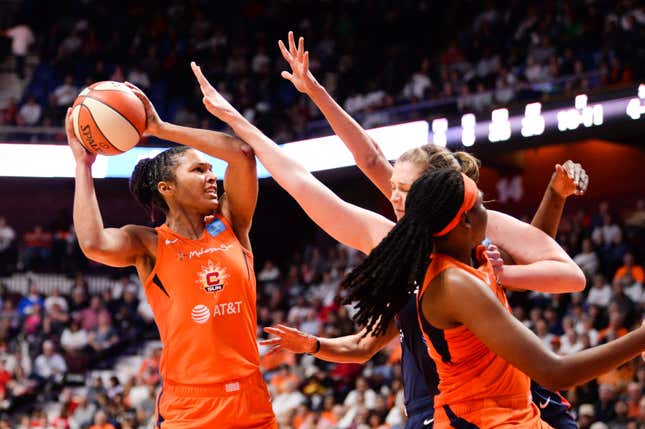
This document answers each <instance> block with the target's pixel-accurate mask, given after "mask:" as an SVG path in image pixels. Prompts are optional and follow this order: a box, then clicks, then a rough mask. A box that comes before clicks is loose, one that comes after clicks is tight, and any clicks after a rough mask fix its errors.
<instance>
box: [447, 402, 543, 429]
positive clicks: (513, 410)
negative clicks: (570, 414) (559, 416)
mask: <svg viewBox="0 0 645 429" xmlns="http://www.w3.org/2000/svg"><path fill="white" fill-rule="evenodd" d="M434 427H435V428H444V427H445V428H449V427H455V428H496V429H516V428H522V429H553V428H552V427H551V426H549V425H548V424H547V423H545V422H543V421H542V420H541V419H540V411H539V410H538V409H537V407H536V406H535V404H533V403H532V402H530V400H528V402H527V398H526V397H525V396H524V395H522V396H520V397H513V398H504V399H500V398H497V399H481V400H477V401H467V402H461V403H459V404H453V405H445V406H439V407H436V408H435V411H434Z"/></svg>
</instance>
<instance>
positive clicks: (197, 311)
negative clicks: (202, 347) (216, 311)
mask: <svg viewBox="0 0 645 429" xmlns="http://www.w3.org/2000/svg"><path fill="white" fill-rule="evenodd" d="M190 317H192V319H193V321H194V322H195V323H199V324H200V325H203V324H204V323H206V322H208V319H209V318H210V317H211V312H210V310H209V309H208V307H206V306H205V305H203V304H198V305H196V306H194V307H193V310H192V311H191V312H190Z"/></svg>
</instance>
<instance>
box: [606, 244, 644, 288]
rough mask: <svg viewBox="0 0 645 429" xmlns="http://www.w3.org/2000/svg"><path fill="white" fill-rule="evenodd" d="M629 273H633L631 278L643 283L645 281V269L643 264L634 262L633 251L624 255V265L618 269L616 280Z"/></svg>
mask: <svg viewBox="0 0 645 429" xmlns="http://www.w3.org/2000/svg"><path fill="white" fill-rule="evenodd" d="M627 274H629V275H631V279H633V280H634V281H635V282H637V283H640V284H643V282H645V270H643V266H642V265H636V264H634V255H633V254H632V253H631V252H628V253H625V256H623V265H622V266H621V267H620V268H618V270H616V274H615V275H614V280H615V279H617V278H623V277H624V276H625V275H627Z"/></svg>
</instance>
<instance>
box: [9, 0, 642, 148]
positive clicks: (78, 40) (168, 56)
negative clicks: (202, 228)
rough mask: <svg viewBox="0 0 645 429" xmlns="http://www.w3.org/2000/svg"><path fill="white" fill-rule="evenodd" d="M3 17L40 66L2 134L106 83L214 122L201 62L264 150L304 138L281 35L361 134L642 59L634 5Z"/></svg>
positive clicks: (98, 5) (305, 121)
mask: <svg viewBox="0 0 645 429" xmlns="http://www.w3.org/2000/svg"><path fill="white" fill-rule="evenodd" d="M151 6H153V7H151ZM14 23H15V26H13V27H11V28H9V29H6V31H5V32H4V35H5V36H6V37H9V38H10V39H11V42H12V49H13V55H14V56H15V57H16V73H17V74H18V76H19V77H20V78H21V79H27V74H26V73H25V70H24V68H25V58H26V57H27V56H28V54H29V53H30V52H32V53H34V54H35V55H36V56H37V66H36V67H35V69H34V70H33V74H31V78H30V79H29V80H28V81H25V83H26V85H25V91H24V93H23V95H22V97H21V99H19V100H10V101H9V103H8V104H7V105H6V106H2V112H1V114H0V125H2V124H5V125H15V124H18V125H25V126H34V125H45V126H51V125H59V124H60V122H61V118H62V117H63V114H64V112H65V109H66V108H67V106H69V105H70V104H71V103H72V102H73V100H74V98H75V97H76V95H77V93H78V92H79V91H80V90H81V89H82V88H83V87H84V86H86V85H88V84H90V83H92V82H96V81H101V80H107V79H110V80H117V81H123V80H128V81H130V82H132V83H134V84H136V85H138V86H140V87H141V88H142V89H144V91H146V92H147V93H148V94H149V96H150V98H151V100H152V101H153V102H154V103H155V104H156V106H157V108H158V110H159V112H160V114H161V116H162V117H163V118H164V119H166V120H170V121H174V122H177V123H180V124H184V125H190V126H201V127H212V126H217V124H212V123H211V119H210V117H209V115H208V114H207V113H206V111H205V109H203V107H202V106H201V95H200V94H198V88H197V85H195V83H194V79H193V77H192V75H191V73H190V70H189V68H188V64H189V62H190V61H191V60H196V61H197V62H198V63H199V64H200V65H202V66H203V69H204V70H205V72H206V73H207V75H208V77H209V78H210V79H211V80H212V82H214V84H215V85H216V87H217V89H218V90H219V91H220V92H221V93H222V94H223V95H224V96H225V97H226V98H228V99H229V100H230V101H231V102H232V103H233V105H234V106H236V107H237V108H238V109H240V111H242V112H243V113H244V114H245V116H247V117H248V118H249V119H250V120H252V121H254V122H255V123H256V124H257V125H258V126H259V127H260V128H261V129H262V130H264V131H265V132H266V133H267V134H268V135H270V136H272V137H273V138H274V139H275V140H277V141H279V142H285V141H290V140H293V139H296V138H300V137H309V136H311V135H312V133H316V130H315V129H314V128H315V127H314V128H312V125H311V124H312V123H313V122H315V121H313V120H315V119H318V118H319V117H320V116H319V113H318V111H317V109H315V107H313V106H312V104H311V103H310V102H308V101H307V100H306V99H305V97H302V96H300V95H299V94H298V93H297V91H296V90H295V89H294V88H293V87H292V86H291V84H290V83H289V82H287V81H285V80H283V79H282V78H281V77H280V71H281V70H284V69H285V67H286V66H287V65H286V63H285V62H284V61H283V60H282V59H281V57H280V53H279V51H278V48H277V45H276V41H277V40H278V39H279V38H282V39H284V38H285V37H286V33H287V31H288V30H294V31H295V32H296V35H298V36H299V35H303V36H304V37H305V40H306V44H307V49H308V50H309V51H310V57H311V64H310V67H311V69H312V71H313V72H314V74H315V75H316V76H317V77H318V78H319V80H320V81H321V83H323V84H324V85H325V86H326V87H327V88H328V90H329V91H330V92H331V93H332V94H333V95H334V97H335V98H336V99H337V100H338V101H339V102H340V103H341V105H343V106H344V107H345V109H346V110H347V111H348V112H350V113H351V114H353V115H356V116H357V117H358V119H359V120H361V122H362V123H363V125H365V126H367V127H371V126H376V125H381V124H384V123H389V122H392V121H396V120H400V119H403V118H402V117H401V116H397V115H395V114H389V113H387V109H388V108H391V107H394V106H401V105H410V104H413V105H416V104H423V103H427V102H432V101H435V100H439V101H442V102H441V103H439V104H440V105H441V109H442V112H441V113H442V114H443V115H446V114H449V113H451V112H453V111H454V112H455V113H463V112H472V111H485V110H488V109H489V108H491V107H493V106H496V105H507V104H508V103H510V102H512V101H514V100H535V99H546V98H549V97H552V96H553V95H554V94H558V93H570V92H572V91H580V90H585V91H586V90H589V89H591V88H594V87H598V86H606V85H615V84H617V85H620V84H625V83H629V82H633V81H634V80H637V79H639V78H642V76H643V75H644V74H643V64H645V62H644V61H643V50H642V49H640V44H641V43H640V41H641V40H643V31H644V30H643V29H644V28H645V26H644V24H645V11H644V10H643V7H642V6H639V4H638V2H635V1H633V0H620V1H604V0H594V1H587V2H574V3H571V2H556V1H535V0H531V1H514V0H488V1H483V2H472V1H466V0H459V1H456V2H451V3H450V4H449V5H448V4H439V3H437V2H430V1H427V0H426V1H403V2H389V1H372V2H370V3H369V7H366V6H365V4H364V3H362V2H348V1H338V0H335V1H329V2H323V3H318V2H311V1H305V2H287V1H283V0H272V1H269V2H261V1H258V0H247V1H243V2H232V3H230V4H221V3H220V2H216V3H213V2H207V1H204V0H196V1H191V2H184V1H179V0H164V1H160V2H155V3H154V5H152V3H150V2H149V1H144V0H138V1H130V2H128V5H127V7H124V8H120V9H119V13H114V10H113V8H111V7H110V6H109V5H108V4H107V3H104V2H95V1H86V2H80V3H79V2H73V1H63V2H57V4H56V7H41V6H40V4H39V3H38V2H24V5H23V6H22V9H21V10H20V11H19V13H18V14H17V15H16V17H15V19H14ZM455 29H458V31H455ZM366 34H369V37H364V35H366ZM431 104H432V103H431ZM383 109H386V110H385V111H384V110H383ZM390 110H392V109H390ZM395 110H396V109H395ZM405 111H406V112H407V113H406V114H408V115H413V116H414V115H417V116H418V115H419V114H423V115H426V116H427V115H432V112H429V111H424V113H420V112H418V111H415V110H414V106H412V107H410V108H409V109H405ZM435 114H436V112H435ZM318 132H321V131H320V130H319V131H318ZM325 132H326V130H325Z"/></svg>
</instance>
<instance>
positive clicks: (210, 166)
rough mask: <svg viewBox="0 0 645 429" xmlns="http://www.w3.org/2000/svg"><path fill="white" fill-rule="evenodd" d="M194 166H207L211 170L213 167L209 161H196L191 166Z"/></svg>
mask: <svg viewBox="0 0 645 429" xmlns="http://www.w3.org/2000/svg"><path fill="white" fill-rule="evenodd" d="M195 167H208V168H210V169H211V170H212V169H213V165H212V164H211V163H210V162H196V163H194V164H193V168H195Z"/></svg>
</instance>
